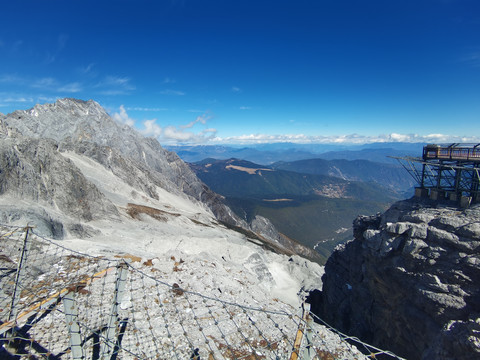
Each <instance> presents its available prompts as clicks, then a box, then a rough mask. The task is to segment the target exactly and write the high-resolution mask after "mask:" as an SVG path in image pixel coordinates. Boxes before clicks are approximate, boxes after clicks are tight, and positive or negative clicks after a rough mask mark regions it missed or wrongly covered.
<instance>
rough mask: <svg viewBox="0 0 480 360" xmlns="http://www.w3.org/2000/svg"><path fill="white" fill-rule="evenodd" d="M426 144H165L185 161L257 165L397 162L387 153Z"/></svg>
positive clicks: (418, 150)
mask: <svg viewBox="0 0 480 360" xmlns="http://www.w3.org/2000/svg"><path fill="white" fill-rule="evenodd" d="M424 145H425V144H422V143H374V144H365V145H331V144H327V145H322V144H292V143H275V144H262V145H255V146H254V145H252V146H243V147H234V146H223V145H197V146H190V145H184V146H183V145H179V146H165V148H166V149H168V150H170V151H174V152H176V153H177V154H178V156H180V158H182V160H184V161H186V162H197V161H201V160H203V159H207V158H213V159H219V160H226V159H230V158H236V159H243V160H248V161H251V162H254V163H256V164H264V165H269V164H273V163H275V162H279V161H296V160H305V159H318V158H320V159H326V160H332V159H345V160H369V161H375V162H381V163H395V164H396V163H397V162H396V160H394V159H391V158H388V156H406V155H408V156H418V155H419V154H421V151H422V148H423V146H424Z"/></svg>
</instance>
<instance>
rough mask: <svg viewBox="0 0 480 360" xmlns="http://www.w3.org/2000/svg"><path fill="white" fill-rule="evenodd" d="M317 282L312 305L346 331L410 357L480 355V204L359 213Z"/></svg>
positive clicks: (423, 204)
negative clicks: (320, 283) (349, 234)
mask: <svg viewBox="0 0 480 360" xmlns="http://www.w3.org/2000/svg"><path fill="white" fill-rule="evenodd" d="M322 280H323V290H322V292H321V293H320V294H318V293H317V294H316V299H314V300H313V301H314V302H315V305H316V307H317V308H316V309H315V311H317V312H318V313H319V314H320V316H321V317H323V318H324V319H325V320H326V321H327V322H330V323H331V325H333V326H335V327H337V328H339V329H341V330H343V331H345V332H347V333H348V334H349V335H355V336H358V337H360V338H362V339H364V340H365V341H367V342H372V343H373V344H376V345H378V346H380V347H384V348H388V349H390V350H392V351H393V352H395V353H396V354H397V355H400V356H405V357H406V358H408V359H478V358H480V287H479V286H478V284H479V283H480V205H474V206H472V207H471V208H469V209H460V208H456V207H451V204H443V205H442V204H436V203H431V202H430V201H427V200H417V199H411V200H408V201H403V202H398V203H396V204H394V205H393V206H392V207H391V208H390V209H389V210H388V211H387V212H385V213H384V214H382V215H376V216H371V217H358V218H357V219H356V220H355V221H354V240H353V241H350V242H348V243H347V244H344V245H341V246H339V247H338V248H337V249H336V251H335V252H334V253H333V255H332V256H331V257H330V259H329V260H328V262H327V264H326V267H325V275H324V276H323V278H322ZM313 297H315V296H313Z"/></svg>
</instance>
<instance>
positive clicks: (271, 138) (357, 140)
mask: <svg viewBox="0 0 480 360" xmlns="http://www.w3.org/2000/svg"><path fill="white" fill-rule="evenodd" d="M210 142H211V143H224V144H229V143H230V144H264V143H275V142H292V143H298V144H367V143H374V142H380V143H382V142H412V143H413V142H420V143H432V142H435V143H454V142H464V143H465V142H467V143H478V142H480V136H452V135H444V134H427V135H418V134H397V133H392V134H381V135H359V134H348V135H328V136H327V135H325V136H321V135H317V136H315V135H305V134H284V135H269V134H244V135H238V136H228V137H215V138H213V139H211V141H210Z"/></svg>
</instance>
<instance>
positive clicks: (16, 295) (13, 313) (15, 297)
mask: <svg viewBox="0 0 480 360" xmlns="http://www.w3.org/2000/svg"><path fill="white" fill-rule="evenodd" d="M30 229H31V227H30V226H27V227H25V238H24V240H23V247H22V253H21V255H20V261H19V262H18V266H17V273H16V275H15V285H14V288H13V293H12V302H11V304H10V314H9V316H8V321H12V320H14V319H16V318H17V313H18V302H19V300H20V295H21V293H22V291H21V288H20V283H21V282H22V281H23V279H24V277H25V267H26V266H25V265H26V262H27V257H28V253H29V252H30V247H31V246H30V245H31V243H30V241H28V233H29V232H30Z"/></svg>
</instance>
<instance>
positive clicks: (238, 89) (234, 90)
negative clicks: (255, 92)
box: [231, 86, 242, 93]
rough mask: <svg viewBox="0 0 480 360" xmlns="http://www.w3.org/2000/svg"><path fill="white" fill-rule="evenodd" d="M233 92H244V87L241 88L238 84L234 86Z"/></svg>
mask: <svg viewBox="0 0 480 360" xmlns="http://www.w3.org/2000/svg"><path fill="white" fill-rule="evenodd" d="M231 90H232V92H234V93H241V92H242V89H240V88H239V87H237V86H232V89H231Z"/></svg>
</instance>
